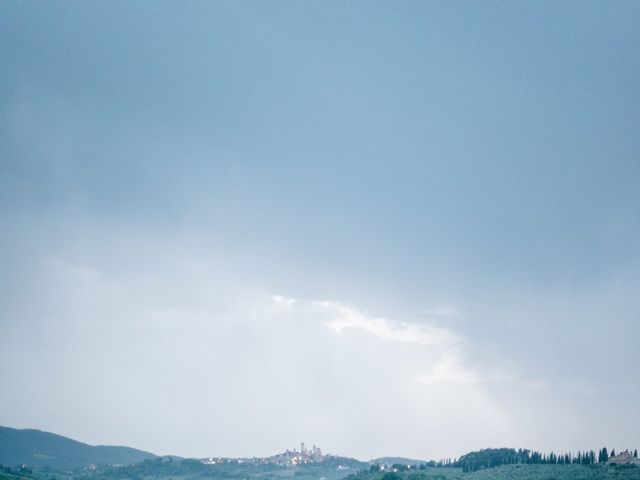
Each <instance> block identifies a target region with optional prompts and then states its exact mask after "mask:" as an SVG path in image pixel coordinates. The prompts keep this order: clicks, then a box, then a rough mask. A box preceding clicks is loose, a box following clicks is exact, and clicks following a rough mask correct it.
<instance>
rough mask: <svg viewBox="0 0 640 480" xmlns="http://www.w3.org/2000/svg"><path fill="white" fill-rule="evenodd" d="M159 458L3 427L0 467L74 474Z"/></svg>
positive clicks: (136, 451)
mask: <svg viewBox="0 0 640 480" xmlns="http://www.w3.org/2000/svg"><path fill="white" fill-rule="evenodd" d="M154 457H155V455H153V454H152V453H149V452H143V451H141V450H136V449H134V448H129V447H108V446H97V447H94V446H92V445H87V444H86V443H82V442H77V441H75V440H72V439H70V438H66V437H63V436H60V435H56V434H54V433H49V432H41V431H40V430H19V429H15V428H8V427H0V464H1V465H29V466H32V467H45V466H46V467H50V468H53V469H57V470H71V469H74V468H80V467H84V466H86V465H89V464H96V465H98V464H126V463H135V462H141V461H143V460H145V459H147V458H154Z"/></svg>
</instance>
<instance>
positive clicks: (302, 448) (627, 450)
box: [0, 425, 637, 465]
mask: <svg viewBox="0 0 640 480" xmlns="http://www.w3.org/2000/svg"><path fill="white" fill-rule="evenodd" d="M0 428H8V429H12V430H28V431H35V432H40V433H47V434H54V435H56V436H62V437H64V438H67V439H68V440H73V441H76V442H80V443H84V444H86V445H90V446H97V447H125V448H132V449H136V450H140V449H138V448H136V446H135V445H124V444H114V445H111V444H109V445H107V444H95V445H92V444H88V443H86V442H82V441H81V440H79V439H76V438H71V437H68V436H66V435H61V434H59V433H56V432H47V431H45V430H40V429H37V428H14V427H7V426H6V425H0ZM298 446H299V447H300V450H297V449H296V447H293V448H291V449H289V448H287V449H285V450H282V451H278V452H273V453H272V454H271V455H267V456H264V457H259V456H255V455H253V456H245V457H226V456H222V455H205V456H204V457H193V456H180V455H174V454H171V453H167V454H157V453H156V452H146V453H151V454H153V455H155V456H156V457H157V458H163V457H178V458H183V459H194V460H206V459H212V458H213V459H217V458H221V459H229V460H247V459H268V458H272V457H275V456H278V455H281V454H283V453H289V452H292V453H305V452H306V453H314V452H315V451H316V447H318V451H321V450H323V449H322V447H320V446H319V445H315V444H312V448H311V449H309V448H306V447H307V444H306V442H300V444H299V445H298ZM602 448H603V447H598V448H596V449H594V448H589V449H585V450H579V451H575V452H568V451H567V452H554V451H549V450H548V451H544V450H543V451H539V453H541V454H542V455H549V454H556V455H569V456H570V457H571V458H573V457H574V456H575V455H576V454H578V453H588V452H596V451H599V450H601V449H602ZM604 448H605V449H606V450H607V451H608V452H609V454H610V455H611V456H613V455H614V454H615V455H619V454H621V453H631V454H633V453H634V452H635V454H637V449H635V448H628V447H627V448H625V449H624V450H623V449H616V448H615V447H607V446H605V447H604ZM499 449H513V450H518V451H520V450H522V451H525V452H530V453H531V452H535V450H532V449H528V448H523V447H522V446H519V447H516V446H510V447H507V446H487V447H485V448H481V449H480V450H499ZM141 451H144V450H141ZM615 452H618V453H615ZM468 453H472V452H465V453H464V454H462V455H458V456H445V457H442V458H437V459H436V458H426V457H416V458H411V457H407V456H404V455H393V454H391V455H389V454H388V455H383V456H379V457H375V458H373V457H372V458H356V457H352V456H348V455H341V454H340V453H339V452H326V451H322V455H323V456H336V457H344V458H351V459H353V460H357V461H360V462H363V463H371V462H373V461H374V460H381V459H388V458H391V459H403V460H410V461H414V462H417V463H416V465H417V464H418V463H428V462H431V461H436V462H438V461H445V460H452V461H457V460H458V459H460V457H462V456H464V455H466V454H468Z"/></svg>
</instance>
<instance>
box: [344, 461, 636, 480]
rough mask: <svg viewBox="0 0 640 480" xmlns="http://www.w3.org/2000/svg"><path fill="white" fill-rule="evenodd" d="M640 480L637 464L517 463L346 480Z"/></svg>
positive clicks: (374, 474)
mask: <svg viewBox="0 0 640 480" xmlns="http://www.w3.org/2000/svg"><path fill="white" fill-rule="evenodd" d="M614 479H616V480H640V467H636V466H634V465H620V466H615V467H612V466H608V465H577V464H570V465H559V464H555V465H550V464H535V465H534V464H516V465H502V466H499V467H494V468H485V469H482V470H477V471H475V472H467V473H465V472H463V471H462V468H457V467H426V468H424V469H419V468H417V469H416V468H413V469H409V470H406V471H397V472H394V471H393V469H391V471H387V472H384V471H379V472H367V473H360V474H357V475H350V476H349V477H347V478H346V479H345V480H614Z"/></svg>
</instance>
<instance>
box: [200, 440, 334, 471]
mask: <svg viewBox="0 0 640 480" xmlns="http://www.w3.org/2000/svg"><path fill="white" fill-rule="evenodd" d="M324 459H325V456H324V455H323V454H322V450H320V448H319V447H317V446H315V445H314V446H313V447H311V448H307V447H306V446H305V444H304V442H302V443H300V450H299V451H298V450H296V449H295V448H294V449H293V450H287V451H286V452H284V453H279V454H277V455H273V456H272V457H264V458H257V457H253V458H224V457H215V458H214V457H212V458H204V459H202V460H201V462H202V463H204V464H205V465H216V464H220V463H250V464H255V465H279V466H289V465H302V464H306V463H320V462H322V461H324Z"/></svg>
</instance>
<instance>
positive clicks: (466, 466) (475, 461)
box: [445, 447, 638, 472]
mask: <svg viewBox="0 0 640 480" xmlns="http://www.w3.org/2000/svg"><path fill="white" fill-rule="evenodd" d="M610 456H611V457H613V456H615V450H612V451H611V454H609V452H608V451H607V448H606V447H604V448H602V449H600V451H599V452H598V453H597V454H596V452H594V451H593V450H589V451H585V452H577V453H575V454H573V453H564V454H556V453H553V452H551V453H548V454H545V453H541V452H536V451H531V450H523V449H518V450H516V449H514V448H487V449H484V450H479V451H477V452H470V453H467V454H466V455H463V456H462V457H460V458H459V459H458V460H457V461H453V462H447V463H445V466H453V467H460V468H462V471H463V472H473V471H476V470H480V469H482V468H491V467H498V466H500V465H510V464H527V465H531V464H552V465H557V464H579V465H593V464H595V463H606V462H608V461H609V458H610ZM634 456H635V457H637V456H638V451H637V450H635V451H634Z"/></svg>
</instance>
